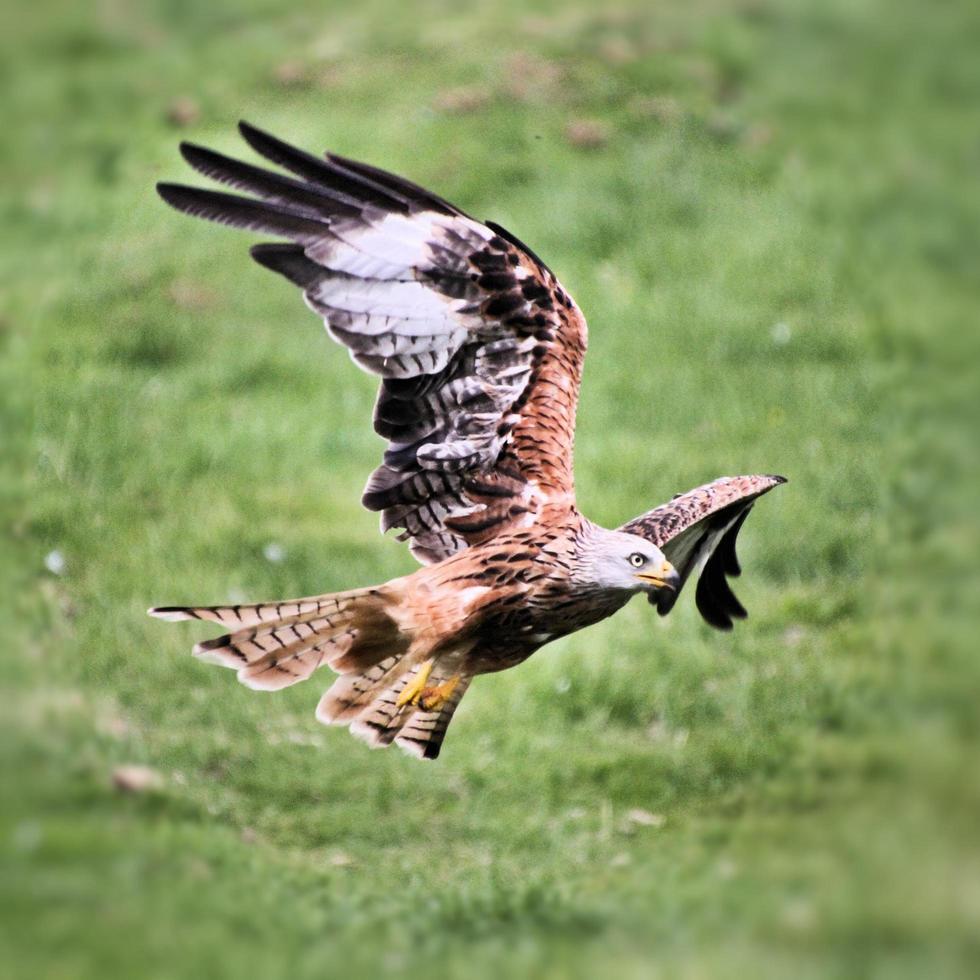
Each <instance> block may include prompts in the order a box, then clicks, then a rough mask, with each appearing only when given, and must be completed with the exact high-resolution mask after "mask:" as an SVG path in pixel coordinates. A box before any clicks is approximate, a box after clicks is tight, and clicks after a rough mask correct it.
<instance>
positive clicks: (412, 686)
mask: <svg viewBox="0 0 980 980" xmlns="http://www.w3.org/2000/svg"><path fill="white" fill-rule="evenodd" d="M431 673H432V661H431V660H426V662H425V663H424V664H422V666H421V667H420V668H419V670H418V673H417V674H416V675H415V677H414V678H413V679H412V680H411V681H409V682H408V684H406V685H405V690H404V691H402V693H401V694H399V695H398V700H397V701H396V702H395V707H396V708H404V707H405V705H406V704H411V705H416V704H418V703H419V698H420V697H421V696H422V692H423V691H425V689H426V688H425V682H426V681H427V680H428V679H429V674H431Z"/></svg>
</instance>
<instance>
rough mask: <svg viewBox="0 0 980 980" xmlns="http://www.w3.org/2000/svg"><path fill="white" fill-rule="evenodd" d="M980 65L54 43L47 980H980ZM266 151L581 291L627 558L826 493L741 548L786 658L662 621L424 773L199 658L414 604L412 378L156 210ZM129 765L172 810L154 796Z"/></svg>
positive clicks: (748, 6) (42, 951) (824, 28)
mask: <svg viewBox="0 0 980 980" xmlns="http://www.w3.org/2000/svg"><path fill="white" fill-rule="evenodd" d="M978 41H980V18H978V16H977V14H976V11H975V9H974V8H973V6H972V5H969V4H966V3H950V4H943V5H928V6H927V5H921V6H914V5H903V4H897V5H896V4H886V3H884V2H873V0H858V2H852V3H843V2H831V3H826V4H816V3H802V2H788V3H777V2H775V0H743V2H728V3H723V2H720V0H697V2H693V3H685V4H679V3H672V4H667V5H659V6H657V7H656V8H655V9H652V10H651V9H649V5H647V4H643V3H640V2H635V3H619V4H617V5H615V6H613V7H609V8H604V9H601V10H600V9H599V8H593V7H592V6H591V5H587V4H583V3H580V2H571V3H563V4H557V3H555V4H544V3H541V4H536V5H534V6H533V7H531V6H528V5H527V4H517V3H503V4H496V5H492V6H491V5H461V4H448V3H435V2H433V3H423V4H411V5H403V6H401V7H399V8H394V7H392V6H390V5H387V4H381V3H377V2H368V3H362V4H359V5H357V6H356V8H351V7H350V6H349V5H339V4H336V5H326V4H314V3H310V2H296V3H292V4H290V5H289V6H288V9H287V8H285V7H284V6H282V5H279V4H273V3H269V2H267V0H252V2H244V3H234V4H232V3H230V2H227V0H224V2H217V3H213V4H209V5H192V4H188V3H183V2H173V0H170V2H163V0H161V2H155V3H154V2H143V3H138V4H123V3H121V2H111V0H110V2H102V3H98V4H95V5H68V4H58V3H53V2H51V3H39V4H35V5H32V6H30V7H27V6H24V7H22V8H21V9H20V10H18V11H17V13H16V15H15V16H14V17H13V18H12V19H11V24H10V27H9V28H8V30H7V31H6V32H5V34H4V37H3V40H2V42H0V44H2V48H3V58H2V59H0V81H2V83H3V91H4V96H3V99H4V104H5V113H4V115H5V123H6V125H5V136H4V138H3V141H2V143H0V160H2V163H3V172H4V175H5V180H4V182H3V186H2V187H0V219H2V220H0V229H2V231H0V234H2V235H3V238H4V247H3V267H4V268H3V279H2V310H0V406H2V412H3V428H4V434H5V451H4V453H3V454H2V457H0V500H2V502H3V508H4V513H5V514H9V515H10V520H9V521H6V520H5V522H4V523H5V525H7V526H8V532H9V533H7V535H6V537H7V540H6V542H5V546H4V549H3V553H2V555H0V570H2V574H3V576H4V580H5V583H6V586H7V587H6V588H5V590H4V591H5V592H6V594H7V595H8V596H9V597H10V600H11V601H10V603H9V606H8V610H7V613H6V615H5V619H6V620H7V623H6V627H5V628H6V630H7V634H8V642H7V644H5V646H6V652H5V665H4V667H5V669H4V677H5V682H4V691H3V694H2V697H3V700H4V704H3V706H2V707H3V716H4V717H3V722H2V724H3V728H4V737H3V739H2V740H0V745H2V749H0V757H2V758H3V761H4V765H5V772H7V773H8V775H6V776H5V777H4V779H3V787H4V793H3V798H2V805H0V853H2V855H3V873H2V874H0V907H2V909H3V915H2V921H3V925H2V926H0V929H2V930H3V935H4V945H5V947H6V951H5V953H4V960H5V962H6V964H7V966H8V968H10V969H12V971H13V972H14V974H15V975H18V976H24V977H32V978H34V977H88V976H93V977H94V976H100V977H105V976H126V977H136V976H139V977H173V976H189V975H209V976H232V975H235V976H241V975H257V974H262V975H266V976H287V975H288V976H290V977H306V976H311V977H312V976H317V977H322V976H331V975H335V974H337V975H340V974H345V975H350V974H351V973H353V974H355V975H369V976H370V975H377V973H379V972H381V971H389V972H395V973H399V972H415V971H417V970H420V969H424V970H425V971H426V972H429V973H436V974H440V973H446V974H457V973H459V974H466V975H468V976H476V977H479V976H483V975H488V976H489V975H496V974H500V973H505V974H507V975H515V974H518V975H519V974H524V975H534V976H539V977H547V976H555V977H559V976H568V975H581V976H592V975H596V974H598V973H602V974H608V973H612V974H617V975H620V976H643V977H649V976H661V975H662V976H684V977H702V976H742V975H756V976H760V975H771V976H786V975H787V974H789V973H790V972H791V971H792V972H793V973H794V974H795V975H798V976H801V977H810V976H814V977H818V976H819V977H826V976H841V977H854V976H875V977H879V976H880V977H884V976H888V977H898V976H909V977H921V976H923V975H926V974H928V975H930V976H966V975H969V974H970V971H971V968H973V969H975V966H976V962H977V958H978V956H980V948H978V947H980V943H978V941H977V936H978V935H980V932H978V929H980V839H978V833H977V829H976V813H977V811H978V805H980V781H978V779H977V769H976V753H977V747H978V742H980V739H978V734H980V733H978V727H980V726H978V711H977V698H978V695H980V667H978V665H977V659H976V655H975V647H976V642H975V640H974V639H973V637H972V635H971V627H972V626H973V624H974V623H973V619H974V617H975V612H976V600H975V597H976V595H977V594H978V588H977V587H978V585H980V583H978V576H977V572H976V554H977V552H978V543H980V542H978V535H977V531H976V518H975V501H974V499H973V495H972V494H971V493H969V492H968V487H969V486H970V484H971V482H972V481H975V479H976V475H977V474H976V451H975V430H974V426H975V417H976V411H975V399H976V394H975V393H976V383H977V380H978V379H977V373H978V372H977V370H976V366H975V365H976V356H977V353H978V351H977V346H978V345H977V332H976V310H977V303H978V300H980V285H978V279H977V276H976V256H977V254H978V251H980V249H978V246H980V242H978V238H980V232H978V229H980V196H978V195H977V194H976V188H975V175H976V168H977V163H978V156H980V153H978V148H980V144H978V143H977V131H978V130H977V123H978V121H980V120H978V112H977V108H976V106H977V91H978V85H980V68H978V65H980V59H977V58H976V51H977V49H978ZM240 116H244V117H246V118H248V119H250V120H251V121H253V122H255V123H256V124H258V125H261V126H263V127H265V128H268V129H271V130H273V131H275V132H277V133H280V134H281V135H283V136H284V137H285V138H288V139H290V140H291V141H293V142H295V143H297V144H299V145H303V146H306V147H308V148H310V149H316V148H318V147H321V148H327V147H330V148H331V149H335V150H337V151H339V152H341V153H345V154H348V155H351V156H355V157H360V158H362V159H366V160H369V161H371V162H374V163H376V164H379V165H382V166H385V167H388V168H390V169H393V170H395V171H399V172H403V173H405V174H407V175H409V176H411V177H412V178H414V179H415V180H417V181H420V182H422V183H425V184H428V185H430V186H432V187H433V189H435V190H437V191H438V192H439V193H441V194H443V195H445V196H446V197H448V198H450V199H452V200H454V201H456V202H458V203H459V204H460V205H461V206H463V207H464V208H466V209H467V210H468V211H471V212H472V213H474V214H476V215H480V216H486V217H490V218H493V219H494V220H497V221H499V222H501V223H502V224H504V225H505V226H506V227H508V228H510V229H511V230H512V231H514V232H515V233H516V234H518V235H519V236H520V237H521V238H522V239H524V240H526V241H528V242H529V243H531V245H532V246H533V247H534V248H535V250H536V251H538V252H539V253H540V254H541V255H543V256H544V257H545V258H546V260H547V261H548V263H549V264H550V265H551V266H552V267H553V268H554V269H555V270H556V271H557V272H558V274H559V275H560V276H561V278H562V280H563V282H564V284H565V285H566V286H567V287H568V288H569V290H570V291H571V292H572V293H573V294H574V295H575V297H576V299H577V300H578V302H579V304H580V305H581V306H582V308H583V309H584V310H585V312H586V314H587V316H588V317H589V322H590V327H591V345H590V356H589V359H588V362H587V365H586V378H585V386H584V390H583V396H582V408H581V415H580V425H579V434H578V443H577V475H578V484H579V496H580V500H581V503H582V505H583V508H584V509H585V510H586V512H587V513H589V514H590V516H592V517H594V518H595V519H597V520H600V521H603V522H605V523H607V524H610V525H615V524H617V523H619V522H621V521H622V520H624V519H625V518H627V517H629V516H632V515H633V514H635V513H637V512H638V511H640V510H643V509H646V508H647V507H649V506H651V505H653V504H654V503H656V502H659V501H661V500H663V499H666V498H667V497H669V496H670V495H671V494H672V493H674V492H676V491H679V490H682V489H686V488H687V487H689V486H692V485H694V484H696V483H699V482H701V481H703V480H706V479H710V478H712V477H714V476H716V475H719V474H722V473H736V472H767V471H777V472H784V473H786V474H787V475H788V476H789V477H790V478H791V480H792V482H791V483H790V484H789V485H788V486H787V487H785V488H782V489H781V490H780V491H779V492H778V493H776V494H773V495H772V497H770V498H767V499H766V500H765V501H763V502H762V503H761V504H760V506H759V507H758V508H757V509H756V511H755V514H754V516H753V517H752V519H751V521H750V522H749V524H748V525H747V530H746V532H745V534H744V535H743V538H744V543H743V545H742V551H743V564H744V565H745V567H746V569H747V571H746V576H745V578H744V581H743V582H742V583H741V587H740V596H741V597H742V598H743V600H744V601H745V603H746V605H747V606H748V607H749V609H750V611H751V613H752V618H751V619H750V620H749V622H748V623H747V624H744V625H742V626H741V627H740V628H739V629H738V630H737V631H736V632H735V633H734V634H732V635H731V636H725V635H719V634H716V633H713V632H711V631H709V630H708V629H707V628H706V627H705V626H704V625H703V624H702V623H701V622H700V620H699V618H698V616H697V614H696V613H695V611H694V609H693V602H692V601H691V599H690V597H686V598H685V599H684V600H683V601H682V602H681V603H680V605H679V608H678V609H677V610H676V611H675V612H674V614H672V616H671V617H670V618H669V619H667V620H664V621H661V620H659V619H657V618H656V617H655V616H654V615H652V614H651V612H650V610H649V609H648V607H647V606H646V605H645V604H642V603H639V602H637V603H634V604H632V605H631V606H630V607H628V608H627V609H626V610H625V611H624V612H623V613H621V614H620V615H619V616H618V617H617V618H616V619H615V620H612V621H610V622H607V623H605V624H603V625H601V626H599V627H597V628H594V629H592V630H589V631H586V632H584V633H581V634H578V635H576V636H574V637H571V638H569V639H568V640H566V641H563V642H561V643H559V644H555V645H554V646H553V647H550V648H548V649H547V650H546V651H544V652H542V653H541V654H539V655H538V656H537V657H536V658H534V659H533V660H532V661H530V662H529V663H527V664H526V665H524V666H522V667H521V668H520V669H518V670H515V671H512V672H508V673H506V674H502V675H500V676H496V677H493V678H487V679H485V680H484V682H483V683H480V682H478V683H476V684H475V685H474V689H473V691H472V693H471V694H470V695H469V696H468V698H467V700H466V702H465V704H464V706H463V707H462V709H461V710H460V713H459V716H458V719H457V720H456V722H455V723H454V725H453V729H452V732H451V735H450V737H449V739H448V741H447V745H446V749H445V751H444V754H443V757H442V759H440V761H439V763H438V764H436V765H432V766H422V765H419V764H417V763H416V762H415V761H414V760H411V759H408V758H406V757H403V756H402V755H400V754H396V753H394V752H386V753H370V752H369V751H368V750H367V749H366V748H365V747H363V746H361V745H360V744H359V743H356V742H354V741H353V740H351V739H350V738H349V737H348V736H347V734H346V733H344V732H340V731H334V730H325V729H322V728H320V727H318V726H317V724H316V722H315V721H314V719H313V716H312V709H313V706H314V704H315V700H316V697H317V690H318V688H317V687H314V686H313V685H301V686H299V687H297V688H295V689H292V690H289V691H285V692H282V693H281V694H278V695H275V696H270V697H263V696H260V695H256V694H254V693H253V692H250V691H247V690H245V689H243V688H240V687H239V686H238V685H236V684H235V683H234V679H233V678H232V677H231V676H230V675H228V674H227V673H225V672H221V671H211V670H208V669H206V668H205V667H203V666H202V665H200V664H198V663H196V662H194V661H192V660H191V658H190V657H189V656H188V655H187V651H188V648H189V645H190V643H191V642H192V640H193V638H195V637H197V636H198V633H199V632H200V631H197V632H195V631H193V630H192V629H190V628H188V629H183V628H181V629H175V628H173V627H166V626H164V625H162V624H160V623H156V622H151V621H149V620H148V619H146V617H145V615H144V610H145V607H146V606H147V605H149V604H151V603H154V602H169V601H173V602H182V601H222V600H224V599H226V598H228V597H232V596H240V597H254V598H265V597H280V596H286V595H299V594H309V593H312V592H319V591H324V590H329V589H333V588H341V587H345V586H351V585H356V584H364V583H369V582H374V581H380V580H383V579H385V578H387V577H390V576H392V575H395V574H399V573H402V572H405V571H407V570H409V569H410V568H411V567H412V563H411V560H410V558H409V557H408V555H407V554H406V553H405V552H404V551H403V549H402V547H401V546H399V545H397V544H396V543H394V542H392V541H386V540H384V539H382V538H380V537H379V536H378V535H377V533H376V521H375V518H374V517H372V516H371V515H369V514H366V513H364V512H362V511H361V510H360V508H359V505H358V502H357V500H358V496H359V493H360V490H361V487H362V485H363V481H364V479H365V477H366V474H367V473H368V472H369V470H370V469H371V468H372V466H373V465H375V462H376V458H377V455H378V452H379V449H380V443H379V442H378V441H377V440H376V439H375V438H374V437H373V436H372V434H371V433H370V425H369V418H370V409H371V404H372V401H373V387H374V386H373V383H372V382H371V380H370V379H368V378H367V377H366V376H364V375H361V374H360V373H359V372H357V371H356V370H354V369H353V368H352V367H351V365H350V364H349V362H348V360H347V358H346V357H345V356H344V354H343V352H342V351H340V350H337V349H334V348H332V346H331V345H330V343H329V341H328V340H327V339H326V338H325V336H324V335H323V333H322V330H321V328H320V327H319V325H318V324H317V322H316V320H315V319H314V318H313V317H311V316H310V315H309V314H308V313H307V312H306V311H305V310H304V309H303V308H302V306H301V304H300V303H299V301H298V298H297V297H296V296H295V295H294V293H293V290H292V289H291V287H289V286H288V284H286V283H284V282H281V281H279V280H277V279H275V278H274V277H272V276H270V275H268V274H267V273H265V272H263V271H262V270H260V269H258V268H256V267H254V266H253V265H251V264H250V263H249V261H248V259H247V256H246V254H245V246H246V244H247V242H248V240H249V239H248V236H241V235H236V234H234V233H231V232H228V231H225V230H222V229H218V228H215V227H207V226H204V225H199V224H196V223H194V222H190V221H188V220H186V219H183V218H181V217H179V216H177V215H175V214H173V213H171V212H168V211H167V210H166V209H165V208H164V206H163V205H162V204H161V203H160V202H159V200H158V199H157V198H156V196H155V194H154V193H153V190H152V187H153V183H154V181H155V180H157V179H161V178H170V179H172V178H177V179H182V180H183V179H186V178H187V177H188V174H187V171H186V169H185V168H184V167H183V165H182V164H181V162H180V160H179V158H178V156H177V154H176V148H175V144H176V142H177V140H178V139H180V138H191V139H194V140H197V141H200V142H205V143H208V144H209V145H213V146H215V147H216V148H218V149H221V150H224V151H226V152H234V153H241V147H240V146H239V145H238V142H237V140H236V137H235V133H234V122H235V121H236V119H237V118H238V117H240ZM270 544H275V545H277V546H278V547H279V548H280V549H281V552H282V554H283V556H284V557H283V558H282V560H281V561H270V560H268V558H267V557H266V556H265V555H266V551H267V548H268V546H269V545H270ZM53 553H56V554H57V555H59V556H61V558H62V559H63V563H64V567H63V569H61V570H60V573H59V574H54V573H52V572H51V571H50V570H49V569H48V568H46V567H45V562H46V560H47V562H48V564H51V562H52V558H51V556H52V554H53ZM127 763H139V764H144V765H148V766H151V767H152V768H153V769H155V770H156V771H157V772H158V773H159V774H160V775H161V777H162V780H163V782H162V785H161V786H160V787H159V788H158V789H156V790H153V791H150V792H147V793H143V794H136V795H131V796H126V795H120V794H119V793H117V792H116V791H114V790H113V789H112V786H111V780H110V774H111V772H112V770H113V768H114V767H115V766H117V765H120V764H127ZM634 809H639V810H641V811H645V812H646V813H647V814H653V815H654V817H655V819H654V820H653V823H652V824H650V823H642V822H637V820H636V819H631V818H630V811H632V810H634ZM649 819H651V818H649V817H647V820H648V821H649Z"/></svg>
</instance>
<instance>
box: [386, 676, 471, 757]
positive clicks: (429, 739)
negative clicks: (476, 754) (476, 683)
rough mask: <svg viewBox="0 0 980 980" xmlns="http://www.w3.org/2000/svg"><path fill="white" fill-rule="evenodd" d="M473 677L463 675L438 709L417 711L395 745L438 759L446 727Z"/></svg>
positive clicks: (404, 727) (396, 737) (396, 738)
mask: <svg viewBox="0 0 980 980" xmlns="http://www.w3.org/2000/svg"><path fill="white" fill-rule="evenodd" d="M472 679H473V678H472V677H461V678H460V681H459V683H458V684H457V685H456V689H455V690H454V691H453V693H452V694H451V695H450V696H449V698H447V699H446V702H445V704H443V705H442V707H441V708H439V710H438V711H422V710H421V709H420V710H417V711H415V712H414V714H412V715H411V717H409V718H408V720H407V721H406V722H405V724H404V725H403V726H402V729H401V731H399V733H398V734H397V735H396V736H395V745H397V746H398V747H399V748H400V749H403V750H404V751H406V752H408V753H409V755H415V756H418V758H420V759H438V758H439V752H440V751H441V750H442V741H443V739H444V738H445V737H446V729H447V728H449V723H450V722H451V721H452V720H453V715H454V714H455V713H456V708H457V706H458V705H459V702H460V701H462V700H463V695H464V694H465V693H466V689H467V688H468V687H469V686H470V681H471V680H472Z"/></svg>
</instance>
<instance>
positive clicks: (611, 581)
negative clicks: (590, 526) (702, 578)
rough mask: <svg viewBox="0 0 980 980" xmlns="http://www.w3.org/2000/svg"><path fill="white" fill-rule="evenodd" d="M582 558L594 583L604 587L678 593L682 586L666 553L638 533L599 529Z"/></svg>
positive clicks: (584, 550) (587, 573)
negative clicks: (665, 590) (663, 590)
mask: <svg viewBox="0 0 980 980" xmlns="http://www.w3.org/2000/svg"><path fill="white" fill-rule="evenodd" d="M581 560H582V565H583V568H582V571H583V573H584V575H585V576H586V577H587V578H588V580H589V582H590V584H592V585H597V586H598V587H599V588H602V589H620V590H624V591H627V592H640V591H642V592H659V591H660V590H661V589H668V590H669V591H671V592H676V591H677V590H678V589H679V588H680V576H679V575H678V574H677V571H676V569H675V568H674V566H673V565H671V563H670V562H669V561H667V559H666V558H665V557H664V553H663V552H662V551H661V550H660V549H659V548H658V547H657V546H656V545H655V544H653V543H652V542H650V541H647V540H646V538H641V537H639V535H636V534H626V533H624V532H622V531H607V530H605V529H604V528H597V529H596V533H595V535H593V536H591V537H590V540H589V542H588V546H587V547H586V548H583V550H582V553H581Z"/></svg>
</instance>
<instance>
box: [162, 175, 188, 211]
mask: <svg viewBox="0 0 980 980" xmlns="http://www.w3.org/2000/svg"><path fill="white" fill-rule="evenodd" d="M156 189H157V194H159V195H160V197H162V198H163V200H164V201H166V202H167V204H169V205H170V206H171V207H172V208H176V209H177V210H178V211H179V210H181V209H182V206H183V203H184V200H185V198H186V191H187V190H188V189H189V188H187V187H185V186H184V185H183V184H172V183H170V182H169V181H165V180H161V181H158V182H157V187H156Z"/></svg>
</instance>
